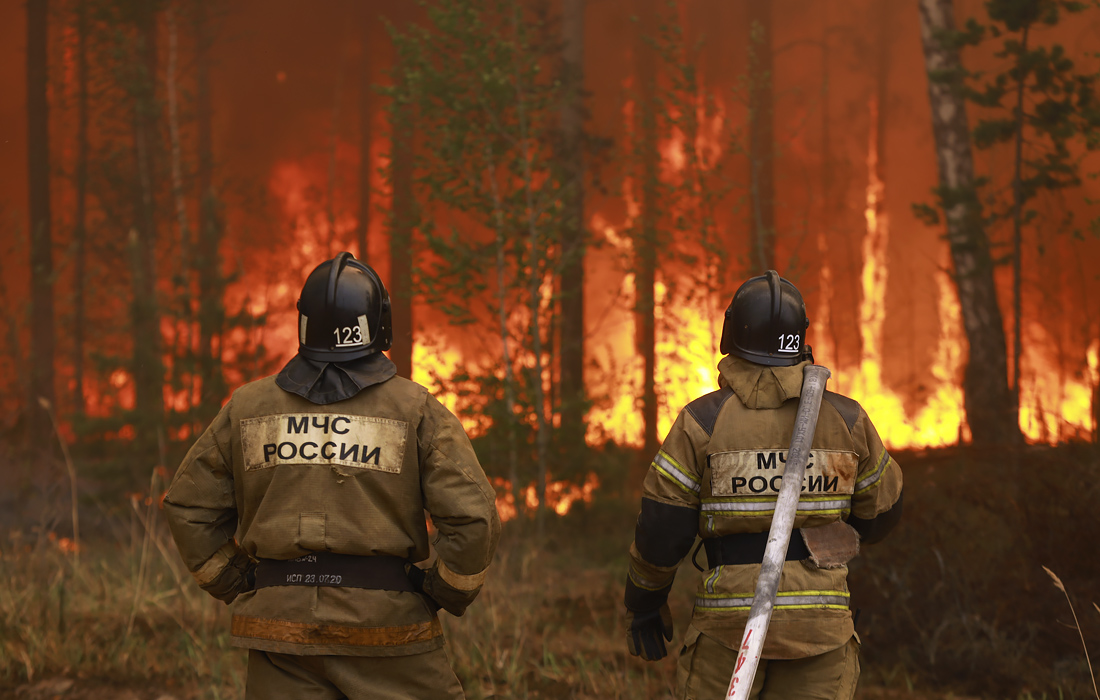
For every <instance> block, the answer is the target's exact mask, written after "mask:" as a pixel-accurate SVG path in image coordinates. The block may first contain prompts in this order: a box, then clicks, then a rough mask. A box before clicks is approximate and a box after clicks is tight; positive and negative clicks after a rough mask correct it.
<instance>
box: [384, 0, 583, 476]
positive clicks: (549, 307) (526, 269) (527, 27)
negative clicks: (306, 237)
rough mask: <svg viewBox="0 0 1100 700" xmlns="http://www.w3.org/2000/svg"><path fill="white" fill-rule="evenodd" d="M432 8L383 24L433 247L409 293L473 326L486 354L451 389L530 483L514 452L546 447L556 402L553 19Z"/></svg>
mask: <svg viewBox="0 0 1100 700" xmlns="http://www.w3.org/2000/svg"><path fill="white" fill-rule="evenodd" d="M426 9H427V14H428V22H427V24H426V25H425V26H422V27H414V28H410V29H409V30H408V31H407V32H405V33H399V32H396V31H393V30H392V29H391V33H392V34H393V37H394V41H395V43H396V45H397V47H398V50H399V54H400V65H399V68H398V75H397V78H398V79H397V80H396V81H395V83H396V84H397V85H398V87H397V88H395V89H394V90H393V91H392V94H393V97H394V98H395V100H394V103H395V107H394V108H393V109H394V110H397V109H398V108H400V109H402V110H406V111H405V112H404V114H405V115H406V116H405V117H404V118H411V119H414V120H415V123H416V129H417V137H416V145H415V149H416V150H415V166H414V172H415V185H414V190H415V194H416V205H417V207H418V211H417V212H416V213H415V221H416V230H417V235H418V236H419V238H420V240H422V241H424V243H425V244H426V248H427V252H428V255H424V256H420V257H419V260H418V264H419V267H418V269H417V270H416V271H415V278H416V287H417V293H419V294H421V295H422V296H423V297H424V298H425V299H426V301H427V302H428V303H429V304H430V305H431V306H432V307H433V308H435V309H436V310H439V311H441V312H442V313H443V314H444V316H445V318H446V322H447V323H448V324H450V325H454V326H463V327H467V328H469V329H470V330H471V331H473V332H471V333H469V337H470V342H471V344H472V345H473V346H474V347H471V348H467V352H465V353H464V354H465V356H466V357H467V358H473V357H479V358H482V359H481V361H476V360H474V361H468V362H467V364H466V366H465V368H464V370H465V371H464V372H463V373H461V374H460V375H459V376H457V377H455V378H453V379H452V380H451V381H450V382H449V383H448V386H447V389H449V390H451V391H454V392H456V393H458V394H459V395H460V397H462V398H463V401H462V406H460V409H463V410H462V412H463V413H465V414H466V415H469V416H475V415H480V416H487V417H489V418H490V420H491V430H490V432H489V434H488V437H489V438H490V440H489V446H488V451H490V452H497V451H499V452H502V453H504V454H506V455H508V457H507V459H505V460H500V459H498V460H495V461H488V460H487V462H486V463H487V464H490V465H492V464H502V462H503V463H510V464H511V465H512V466H511V468H510V472H515V473H509V478H512V479H513V482H515V480H516V478H519V479H520V480H521V481H522V482H523V483H526V482H527V479H528V478H529V477H530V476H531V474H530V473H529V472H526V473H519V471H520V470H521V466H520V465H531V466H532V467H533V466H534V464H535V462H536V461H538V460H536V459H531V458H530V457H531V456H532V451H533V449H534V448H535V447H536V443H539V445H538V447H539V450H540V454H542V453H543V452H541V450H544V449H545V443H544V442H540V441H545V440H546V439H547V431H548V426H549V425H551V424H552V423H553V412H554V411H556V410H557V407H556V406H555V405H554V401H553V399H551V398H548V397H552V396H553V395H554V392H553V391H552V385H551V384H550V382H552V377H553V372H549V371H547V370H548V368H550V367H552V366H553V361H554V358H553V348H554V340H555V337H554V332H555V327H556V317H557V313H558V312H557V304H556V293H555V289H556V284H557V275H558V274H559V272H560V265H561V260H560V245H559V241H560V239H559V237H560V231H561V229H562V228H563V225H564V213H563V207H562V203H561V201H562V198H561V191H562V187H563V174H562V172H561V169H560V168H559V166H558V163H557V161H556V158H555V156H556V148H557V146H558V143H559V140H560V135H559V127H558V119H559V110H560V105H561V100H562V98H563V89H562V86H561V82H560V81H559V80H558V79H557V78H556V76H555V75H554V74H553V73H554V71H553V70H551V68H552V66H553V65H554V64H555V63H556V60H557V51H558V48H559V47H558V46H557V42H556V40H555V39H554V38H553V37H554V36H555V34H554V29H555V28H554V27H553V26H552V23H551V22H550V20H549V19H548V16H547V14H546V9H547V8H546V7H545V6H544V5H543V4H540V3H536V4H535V5H532V4H530V3H523V2H520V1H519V0H454V1H448V2H431V3H426ZM393 114H395V115H397V114H398V112H397V111H394V112H393ZM428 335H429V336H431V330H430V329H428ZM519 446H522V447H519ZM517 450H522V452H523V454H522V459H518V453H517ZM483 456H484V455H483ZM522 468H523V469H526V468H527V467H526V466H523V467H522ZM515 485H516V484H514V486H515Z"/></svg>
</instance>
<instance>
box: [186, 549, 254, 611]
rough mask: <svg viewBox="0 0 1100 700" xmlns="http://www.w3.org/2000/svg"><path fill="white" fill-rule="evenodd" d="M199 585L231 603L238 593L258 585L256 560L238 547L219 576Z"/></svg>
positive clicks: (224, 601)
mask: <svg viewBox="0 0 1100 700" xmlns="http://www.w3.org/2000/svg"><path fill="white" fill-rule="evenodd" d="M199 587H200V588H202V589H203V590H204V591H206V592H207V593H209V594H210V595H212V596H214V597H215V598H217V599H218V600H220V601H222V602H223V603H225V604H226V605H229V604H230V603H232V602H233V601H234V600H236V598H237V596H238V595H240V594H241V593H244V592H246V591H251V590H252V589H254V588H255V587H256V562H254V561H252V560H251V559H250V558H249V557H248V555H247V554H245V553H244V550H242V549H237V551H236V552H234V554H233V557H232V558H231V559H230V560H229V562H228V563H227V564H226V566H225V568H223V569H222V570H221V573H219V574H218V576H217V578H215V579H214V580H213V581H210V582H209V583H206V584H204V585H201V586H199Z"/></svg>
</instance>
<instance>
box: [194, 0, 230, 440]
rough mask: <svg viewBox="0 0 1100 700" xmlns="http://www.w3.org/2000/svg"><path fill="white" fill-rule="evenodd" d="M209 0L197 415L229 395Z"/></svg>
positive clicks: (203, 46) (201, 81)
mask: <svg viewBox="0 0 1100 700" xmlns="http://www.w3.org/2000/svg"><path fill="white" fill-rule="evenodd" d="M207 2H208V0H196V2H195V47H196V52H195V87H196V92H195V118H196V121H197V123H198V148H199V154H198V155H199V167H198V173H197V175H198V188H199V240H198V246H197V248H198V250H197V251H196V256H195V265H196V267H197V268H198V276H199V350H198V352H199V378H200V381H201V384H202V386H201V389H200V391H201V393H200V400H199V405H200V409H199V416H198V418H199V421H200V422H201V423H203V424H205V423H209V422H210V421H211V420H213V418H214V416H215V415H216V414H217V412H218V410H219V409H220V408H221V403H222V399H224V398H225V392H226V385H225V376H224V374H223V373H222V361H221V337H222V333H223V328H224V325H225V301H224V295H225V280H224V278H223V277H222V268H221V257H220V255H219V253H218V249H219V247H220V244H221V237H222V225H221V219H220V217H219V212H218V195H217V192H215V190H214V145H213V140H214V139H213V121H214V115H213V108H212V100H211V97H210V50H211V47H212V45H213V33H212V31H211V27H210V18H209V17H208V16H207Z"/></svg>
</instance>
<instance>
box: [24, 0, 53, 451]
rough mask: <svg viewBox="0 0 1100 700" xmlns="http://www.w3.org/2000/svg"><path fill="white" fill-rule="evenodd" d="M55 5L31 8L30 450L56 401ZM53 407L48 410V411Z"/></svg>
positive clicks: (39, 3) (42, 439) (40, 442)
mask: <svg viewBox="0 0 1100 700" xmlns="http://www.w3.org/2000/svg"><path fill="white" fill-rule="evenodd" d="M49 11H50V8H49V2H48V1H47V0H28V2H27V171H28V172H27V174H28V185H29V187H28V189H29V191H30V227H29V230H30V264H31V318H30V321H31V384H30V389H31V391H30V393H31V395H30V396H29V397H28V399H29V401H28V404H27V411H28V415H29V417H30V425H29V438H30V444H31V445H32V446H35V447H39V446H45V445H49V444H50V442H49V438H50V418H49V413H48V412H47V410H46V407H45V406H42V405H40V403H39V401H40V399H45V400H46V401H49V402H50V403H52V402H53V400H54V393H53V382H54V371H53V353H54V333H53V314H54V305H53V252H52V238H51V234H50V130H49V123H50V106H49V101H48V99H47V96H46V92H47V88H48V83H49V57H48V44H49ZM48 405H49V404H47V406H48Z"/></svg>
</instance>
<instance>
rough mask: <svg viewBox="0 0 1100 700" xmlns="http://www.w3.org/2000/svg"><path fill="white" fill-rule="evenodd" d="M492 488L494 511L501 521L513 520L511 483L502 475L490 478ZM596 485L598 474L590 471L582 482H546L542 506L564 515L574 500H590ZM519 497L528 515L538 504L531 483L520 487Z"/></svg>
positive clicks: (514, 503) (536, 492)
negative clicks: (543, 504)
mask: <svg viewBox="0 0 1100 700" xmlns="http://www.w3.org/2000/svg"><path fill="white" fill-rule="evenodd" d="M491 482H492V484H493V488H495V489H496V492H497V497H496V502H497V512H498V513H500V519H501V521H502V522H508V521H509V520H513V519H514V518H515V517H516V516H517V515H518V514H519V513H518V509H517V508H516V499H515V494H514V493H513V492H512V482H510V481H508V480H507V479H505V478H502V477H499V476H498V477H493V479H491ZM599 487H600V477H598V476H597V475H596V474H595V473H594V472H589V473H588V476H586V477H585V479H584V483H582V484H575V483H573V482H571V481H564V480H563V481H549V480H548V481H547V482H546V505H547V507H548V508H549V509H550V510H552V511H554V512H555V513H557V514H558V515H559V516H562V515H567V514H568V513H569V511H570V510H572V508H573V504H575V503H578V502H579V503H591V502H592V497H593V494H594V493H595V492H596V489H598V488H599ZM519 493H520V496H521V497H522V499H523V509H524V512H525V513H526V514H528V515H531V514H533V513H534V512H535V510H536V509H537V508H538V507H539V497H538V488H537V486H536V484H535V483H534V482H532V483H530V484H528V485H527V486H526V487H525V488H523V489H521V490H520V492H519Z"/></svg>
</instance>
